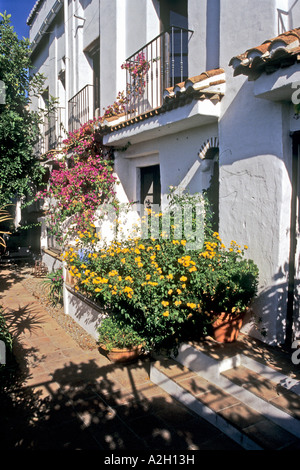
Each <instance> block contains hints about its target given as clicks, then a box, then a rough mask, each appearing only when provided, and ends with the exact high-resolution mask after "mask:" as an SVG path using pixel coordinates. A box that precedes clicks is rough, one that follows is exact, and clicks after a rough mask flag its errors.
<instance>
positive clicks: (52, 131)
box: [38, 107, 66, 154]
mask: <svg viewBox="0 0 300 470" xmlns="http://www.w3.org/2000/svg"><path fill="white" fill-rule="evenodd" d="M64 116H65V108H62V107H58V108H56V109H55V111H54V112H51V113H50V114H48V115H45V117H44V122H43V125H42V137H41V140H40V142H39V149H38V151H39V153H42V154H43V153H45V152H48V151H49V150H52V149H55V148H59V147H60V146H61V145H62V141H63V139H64V138H65V136H66V131H65V128H64V124H63V123H64Z"/></svg>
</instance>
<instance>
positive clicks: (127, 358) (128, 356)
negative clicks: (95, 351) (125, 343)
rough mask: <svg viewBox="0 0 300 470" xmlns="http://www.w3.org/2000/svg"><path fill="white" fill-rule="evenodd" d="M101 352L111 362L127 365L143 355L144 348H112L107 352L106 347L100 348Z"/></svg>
mask: <svg viewBox="0 0 300 470" xmlns="http://www.w3.org/2000/svg"><path fill="white" fill-rule="evenodd" d="M100 350H102V352H103V353H104V355H105V356H106V357H107V358H108V359H109V360H110V361H111V362H117V363H127V362H134V361H136V360H137V359H138V358H139V356H140V355H141V354H142V351H143V346H137V347H133V348H123V349H119V348H112V349H111V350H109V351H108V350H107V349H106V347H105V346H100Z"/></svg>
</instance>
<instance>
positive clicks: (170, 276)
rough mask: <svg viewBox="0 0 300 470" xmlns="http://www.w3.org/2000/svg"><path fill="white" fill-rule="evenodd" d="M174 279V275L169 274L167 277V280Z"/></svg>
mask: <svg viewBox="0 0 300 470" xmlns="http://www.w3.org/2000/svg"><path fill="white" fill-rule="evenodd" d="M173 277H174V276H173V274H167V276H166V278H167V279H173Z"/></svg>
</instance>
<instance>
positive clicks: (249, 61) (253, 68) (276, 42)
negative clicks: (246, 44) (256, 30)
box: [229, 28, 300, 80]
mask: <svg viewBox="0 0 300 470" xmlns="http://www.w3.org/2000/svg"><path fill="white" fill-rule="evenodd" d="M299 47H300V28H295V29H292V30H290V31H286V32H284V33H282V34H279V35H278V36H276V37H275V38H273V39H268V40H267V41H265V42H263V43H262V44H260V45H258V46H256V47H252V48H250V49H248V50H247V51H245V52H243V53H242V54H239V55H237V56H234V57H232V59H231V60H230V62H229V65H231V66H232V67H233V68H234V75H241V74H243V75H247V76H248V79H249V80H255V79H256V78H258V77H259V76H260V75H261V74H262V73H263V72H266V73H272V72H274V71H275V70H277V69H278V68H280V67H287V66H289V65H292V64H294V63H295V62H296V61H299Z"/></svg>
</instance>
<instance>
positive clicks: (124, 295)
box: [65, 197, 258, 349]
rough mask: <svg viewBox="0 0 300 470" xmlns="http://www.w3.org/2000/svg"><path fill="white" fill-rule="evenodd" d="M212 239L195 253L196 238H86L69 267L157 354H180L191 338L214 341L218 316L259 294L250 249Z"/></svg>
mask: <svg viewBox="0 0 300 470" xmlns="http://www.w3.org/2000/svg"><path fill="white" fill-rule="evenodd" d="M178 201H179V200H178V198H177V197H176V202H177V203H178ZM181 203H182V201H181ZM155 215H156V216H157V217H158V219H160V218H161V214H155ZM173 221H174V220H173V219H172V222H173ZM193 221H194V219H193ZM160 222H161V221H160V220H159V223H158V225H160ZM145 223H146V230H145V232H147V229H148V227H149V225H147V224H148V221H147V220H146V221H145ZM179 223H181V222H180V221H179ZM192 225H193V223H192ZM145 232H144V233H145ZM185 232H186V231H185ZM204 233H205V240H204V243H203V244H202V245H201V246H197V245H196V247H194V248H193V249H190V248H188V246H189V237H190V235H191V232H190V231H188V233H187V235H188V237H187V239H185V238H181V239H176V238H174V237H173V236H170V237H168V238H165V237H164V234H163V232H161V233H160V234H159V237H158V238H144V239H142V238H140V237H136V238H128V239H126V240H124V241H122V242H119V241H114V242H113V243H111V244H110V245H108V246H101V241H100V242H99V240H98V238H97V234H96V233H93V232H92V231H86V233H84V234H82V233H80V234H79V237H80V238H79V240H80V241H79V240H78V247H77V248H76V249H74V248H72V247H70V248H69V250H68V251H67V252H66V253H65V261H66V263H67V265H68V269H69V272H70V274H71V275H72V276H74V278H75V279H76V286H75V289H76V290H80V291H81V292H82V293H83V294H85V295H86V296H88V297H90V298H92V299H93V300H95V301H97V302H99V303H101V304H104V305H105V306H107V307H108V308H109V309H110V310H111V311H113V312H114V314H115V315H116V316H117V318H118V319H120V320H122V321H123V322H125V323H126V324H129V325H131V327H132V328H133V329H134V330H135V331H137V332H138V333H140V334H141V336H143V337H144V338H145V340H146V344H147V347H148V348H149V349H160V348H161V347H166V346H167V345H168V347H169V346H171V347H173V346H174V345H175V346H176V344H177V343H178V342H179V341H181V340H182V339H183V337H184V336H185V337H186V338H188V337H189V339H193V335H194V334H195V335H197V336H198V338H200V337H201V336H203V335H206V334H208V332H209V328H210V325H211V324H212V323H213V321H214V320H215V318H216V316H218V315H220V314H221V313H222V312H230V313H234V314H235V313H236V314H238V313H239V312H241V311H243V310H245V309H246V308H247V307H248V306H249V303H250V301H251V300H252V298H253V297H254V296H255V294H256V289H257V278H258V269H257V266H256V265H255V264H254V263H253V261H251V260H247V259H246V258H245V257H244V250H246V249H247V247H244V248H243V249H241V247H240V246H239V245H238V244H237V243H236V242H235V241H232V242H231V244H230V246H229V247H228V248H226V247H225V245H224V244H223V243H222V240H221V238H220V236H219V234H218V233H217V232H211V231H210V230H209V229H205V230H204ZM171 235H174V234H171ZM197 336H196V337H197Z"/></svg>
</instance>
